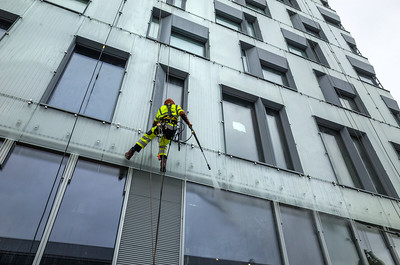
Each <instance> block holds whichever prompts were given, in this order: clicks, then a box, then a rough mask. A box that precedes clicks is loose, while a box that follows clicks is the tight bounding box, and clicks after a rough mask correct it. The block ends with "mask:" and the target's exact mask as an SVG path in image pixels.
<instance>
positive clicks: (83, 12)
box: [42, 0, 92, 15]
mask: <svg viewBox="0 0 400 265" xmlns="http://www.w3.org/2000/svg"><path fill="white" fill-rule="evenodd" d="M42 1H43V2H46V3H48V4H51V5H53V6H57V7H60V8H62V9H65V10H68V11H71V12H74V13H77V14H81V15H83V14H85V12H86V10H87V9H88V6H89V5H90V3H91V2H92V1H91V0H84V1H87V3H86V6H85V8H84V9H83V11H82V12H79V11H77V10H74V9H71V8H68V7H66V6H63V5H59V4H57V3H54V2H52V1H51V0H42ZM70 1H76V0H70ZM81 1H82V0H81Z"/></svg>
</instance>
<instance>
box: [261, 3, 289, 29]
mask: <svg viewBox="0 0 400 265" xmlns="http://www.w3.org/2000/svg"><path fill="white" fill-rule="evenodd" d="M267 2H268V7H269V10H270V11H271V16H272V17H273V19H274V20H276V21H279V23H283V24H286V25H289V26H292V21H291V20H290V17H289V14H288V12H287V9H290V8H289V7H288V6H287V5H285V4H283V3H281V2H279V1H267Z"/></svg>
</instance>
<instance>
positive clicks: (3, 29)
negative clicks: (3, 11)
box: [0, 19, 12, 38]
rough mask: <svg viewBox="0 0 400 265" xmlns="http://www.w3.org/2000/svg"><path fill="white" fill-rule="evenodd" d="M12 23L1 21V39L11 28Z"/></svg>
mask: <svg viewBox="0 0 400 265" xmlns="http://www.w3.org/2000/svg"><path fill="white" fill-rule="evenodd" d="M11 25H12V23H11V22H9V21H6V20H3V19H0V38H1V37H3V35H4V34H5V33H6V31H7V30H8V29H9V28H10V27H11Z"/></svg>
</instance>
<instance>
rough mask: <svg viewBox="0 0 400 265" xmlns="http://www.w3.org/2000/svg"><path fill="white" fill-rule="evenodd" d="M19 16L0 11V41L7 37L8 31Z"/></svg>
mask: <svg viewBox="0 0 400 265" xmlns="http://www.w3.org/2000/svg"><path fill="white" fill-rule="evenodd" d="M19 18H20V16H18V15H16V14H13V13H10V12H8V11H5V10H2V9H0V27H1V28H2V29H3V30H4V34H3V35H1V36H0V40H2V39H3V38H4V36H6V35H8V32H9V31H10V29H11V28H12V27H13V26H14V25H15V23H16V22H17V20H18V19H19Z"/></svg>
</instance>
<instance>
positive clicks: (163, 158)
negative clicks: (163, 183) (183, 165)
mask: <svg viewBox="0 0 400 265" xmlns="http://www.w3.org/2000/svg"><path fill="white" fill-rule="evenodd" d="M160 158H161V159H160V160H161V161H160V171H161V172H165V171H167V156H163V155H162V156H160Z"/></svg>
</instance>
